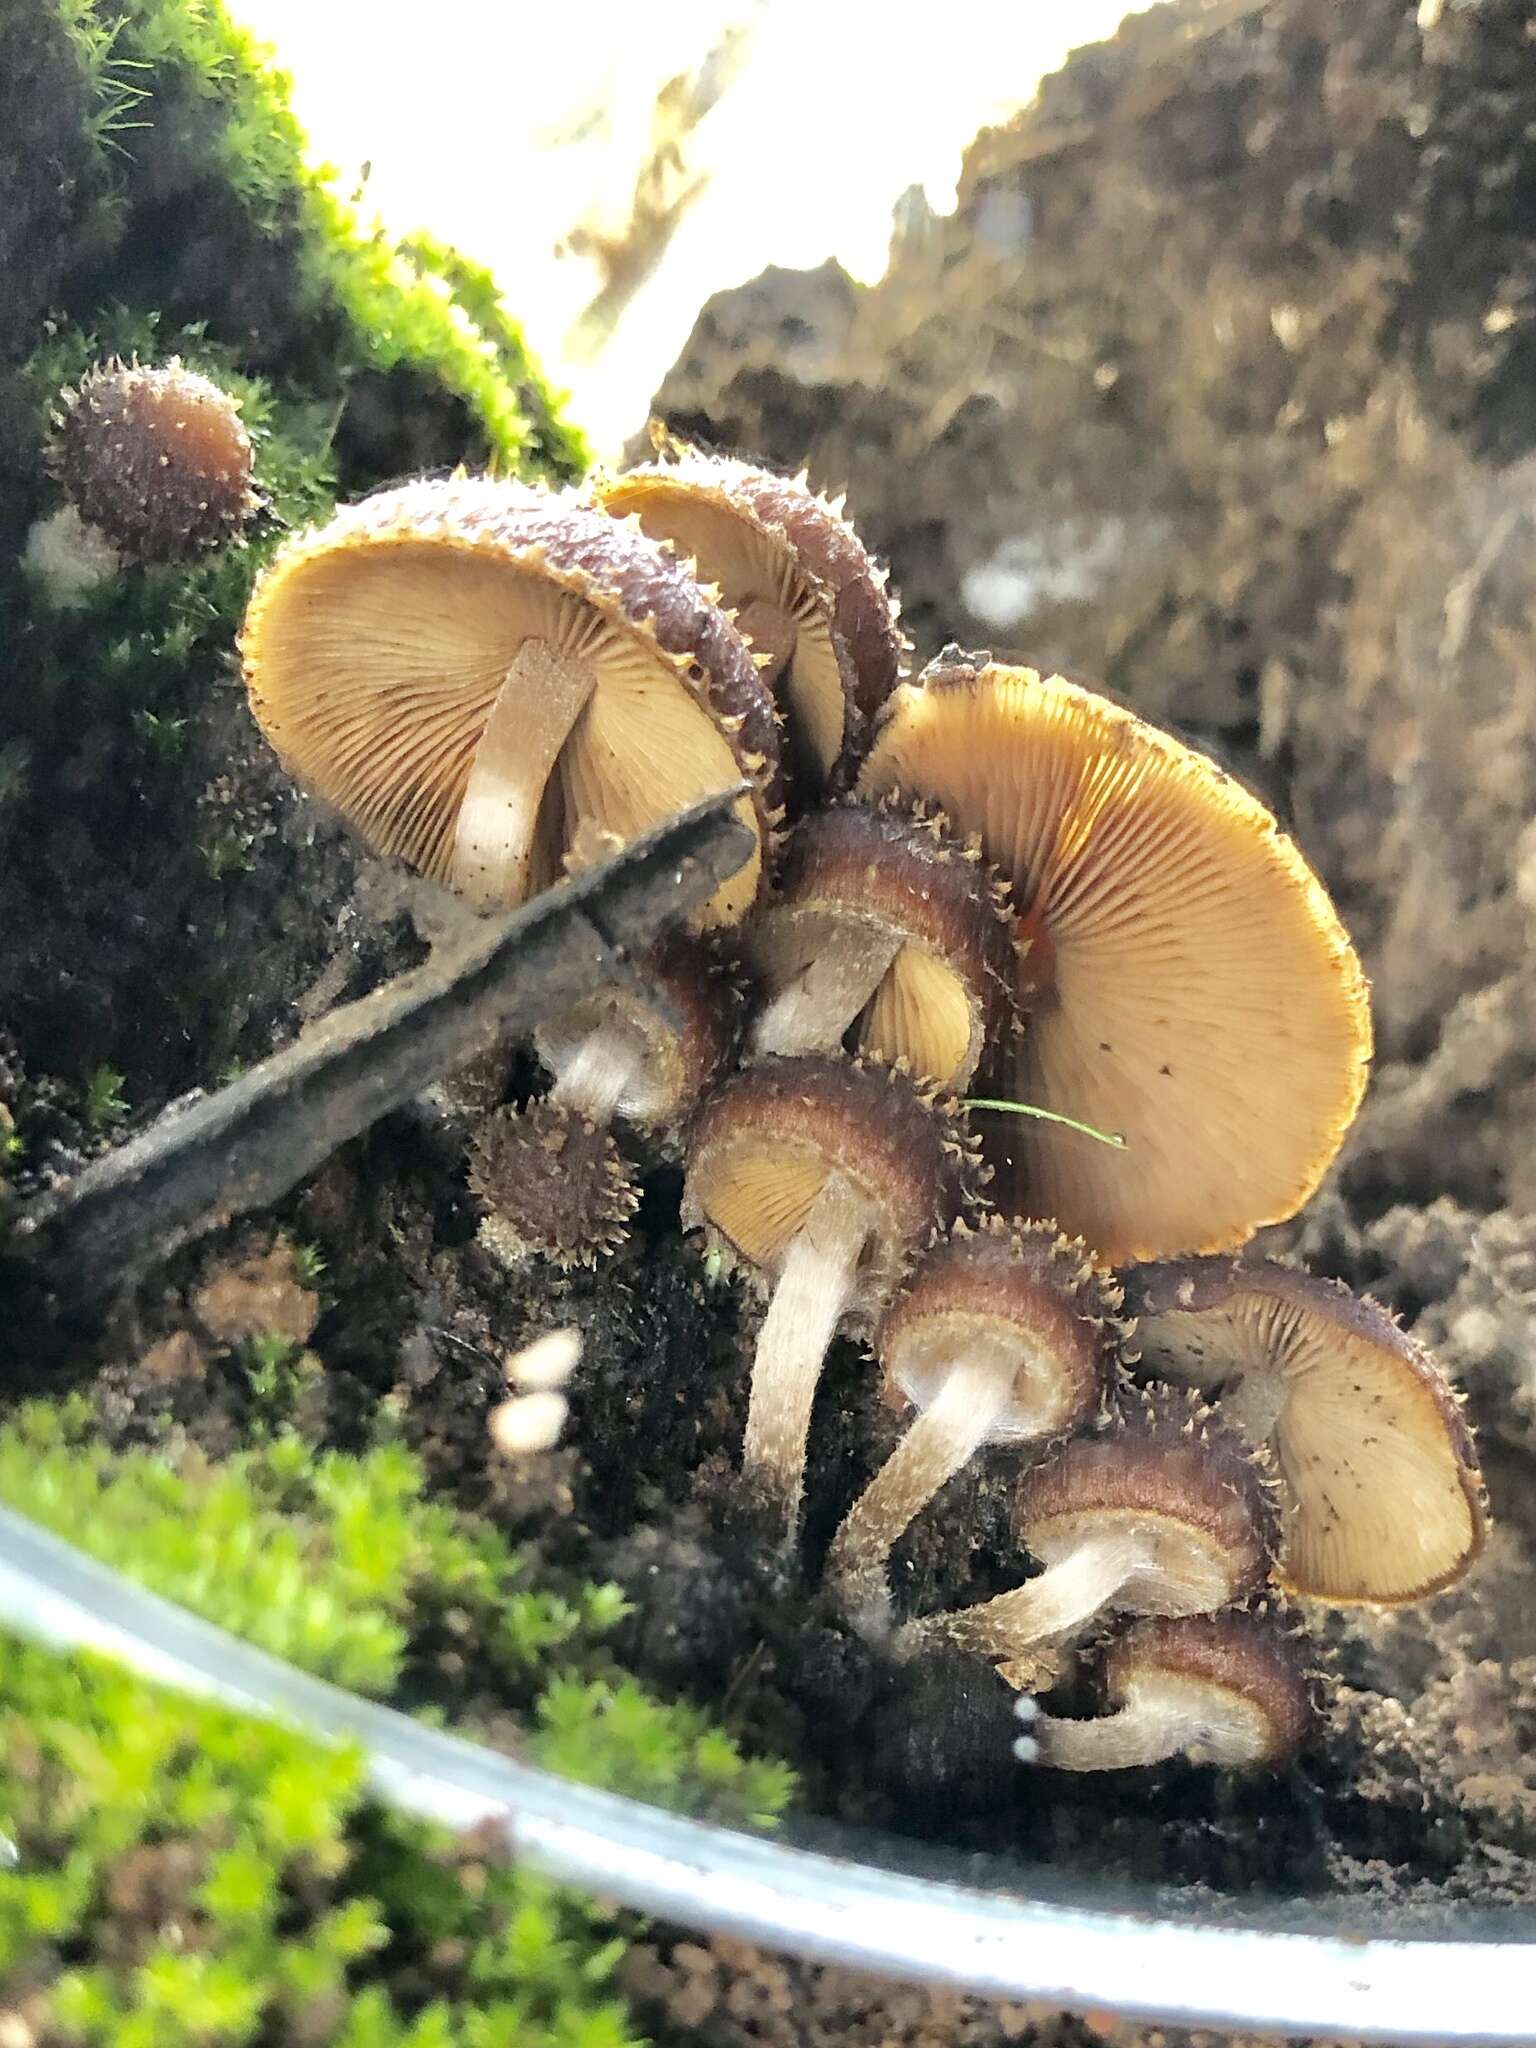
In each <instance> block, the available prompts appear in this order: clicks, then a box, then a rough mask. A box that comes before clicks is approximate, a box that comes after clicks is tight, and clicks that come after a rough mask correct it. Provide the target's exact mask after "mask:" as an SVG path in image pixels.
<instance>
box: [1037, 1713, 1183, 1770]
mask: <svg viewBox="0 0 1536 2048" xmlns="http://www.w3.org/2000/svg"><path fill="white" fill-rule="evenodd" d="M1028 1727H1029V1733H1028V1734H1027V1735H1025V1736H1022V1737H1021V1738H1020V1739H1019V1741H1017V1742H1016V1743H1015V1744H1014V1746H1013V1747H1014V1755H1015V1756H1017V1757H1018V1758H1019V1759H1020V1761H1021V1762H1023V1763H1042V1764H1049V1765H1051V1766H1052V1767H1053V1768H1054V1769H1055V1770H1058V1771H1129V1770H1134V1769H1135V1768H1136V1767H1137V1766H1138V1765H1141V1764H1160V1763H1163V1762H1165V1761H1166V1759H1167V1758H1169V1757H1171V1756H1177V1755H1178V1754H1179V1752H1180V1751H1181V1750H1183V1749H1184V1748H1185V1747H1186V1745H1187V1744H1189V1743H1191V1742H1196V1741H1199V1740H1202V1739H1203V1738H1204V1736H1205V1735H1206V1732H1207V1724H1206V1719H1205V1717H1204V1716H1203V1715H1201V1714H1198V1713H1196V1712H1194V1711H1192V1710H1191V1709H1190V1708H1188V1707H1186V1706H1182V1705H1180V1704H1179V1703H1176V1702H1174V1701H1173V1700H1170V1699H1168V1698H1166V1697H1163V1696H1155V1695H1147V1696H1145V1697H1142V1698H1140V1699H1136V1700H1132V1701H1131V1702H1130V1703H1129V1704H1128V1705H1126V1706H1123V1707H1121V1708H1119V1709H1118V1710H1117V1711H1116V1712H1115V1713H1113V1714H1104V1715H1101V1716H1100V1718H1099V1719H1098V1720H1095V1721H1058V1720H1057V1719H1056V1718H1055V1716H1054V1715H1051V1714H1036V1715H1035V1716H1034V1717H1033V1719H1031V1720H1030V1722H1029V1723H1028Z"/></svg>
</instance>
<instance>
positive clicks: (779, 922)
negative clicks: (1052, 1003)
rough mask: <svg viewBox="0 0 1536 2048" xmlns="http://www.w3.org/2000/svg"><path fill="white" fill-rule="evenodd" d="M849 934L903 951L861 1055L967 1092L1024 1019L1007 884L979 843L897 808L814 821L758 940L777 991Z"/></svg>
mask: <svg viewBox="0 0 1536 2048" xmlns="http://www.w3.org/2000/svg"><path fill="white" fill-rule="evenodd" d="M851 925H857V926H862V927H865V928H868V929H871V930H876V931H880V932H883V933H887V934H889V935H891V936H892V937H893V938H897V939H899V940H900V942H901V950H900V951H899V952H898V953H897V955H896V957H895V959H894V960H893V961H892V963H891V965H890V967H889V968H888V970H887V971H886V974H885V977H884V979H883V980H882V981H881V982H880V984H879V986H878V987H877V988H876V990H875V993H874V996H873V997H872V999H871V1001H870V1003H869V1004H868V1006H867V1007H866V1009H865V1011H864V1013H863V1015H862V1016H861V1017H860V1019H859V1021H858V1025H857V1032H856V1036H857V1042H858V1049H859V1050H860V1051H863V1052H868V1053H872V1054H873V1055H874V1056H875V1057H876V1058H879V1059H886V1060H894V1059H905V1060H906V1061H908V1063H909V1064H910V1065H911V1067H912V1070H913V1072H914V1073H918V1074H927V1075H930V1076H931V1077H932V1078H933V1079H934V1080H935V1081H937V1083H938V1084H939V1086H940V1087H941V1088H949V1089H961V1088H964V1087H965V1086H966V1085H967V1083H968V1082H969V1081H970V1078H971V1076H972V1075H973V1074H974V1073H975V1071H976V1068H977V1066H978V1064H979V1063H980V1061H981V1059H982V1056H983V1053H984V1051H986V1050H987V1049H989V1048H991V1047H993V1046H994V1045H996V1044H997V1043H998V1042H999V1041H1000V1040H1001V1039H1002V1038H1003V1037H1004V1036H1005V1034H1007V1033H1009V1032H1011V1031H1012V1029H1013V1028H1014V1025H1015V1022H1016V1018H1017V1010H1016V1008H1015V1002H1014V986H1013V985H1014V978H1015V973H1016V969H1017V960H1016V957H1015V950H1014V929H1013V916H1012V911H1011V908H1010V905H1009V901H1008V893H1007V887H1006V885H1005V884H1004V883H1003V882H1002V881H1001V879H1000V878H999V877H998V875H997V874H996V873H995V872H994V870H993V869H991V868H990V867H988V866H987V864H986V863H985V862H984V861H983V860H982V858H981V846H980V842H979V841H978V840H976V839H974V838H972V839H970V840H962V839H959V838H957V837H956V835H955V834H954V833H952V832H951V831H950V830H949V828H948V826H947V825H946V824H945V822H944V820H943V819H942V818H941V817H940V816H939V815H938V814H937V813H936V812H935V811H933V810H932V809H931V807H929V806H926V805H923V804H916V805H913V804H908V803H906V802H904V801H901V800H899V799H897V800H889V801H885V802H882V803H880V804H875V805H871V804H863V803H854V802H847V803H839V804H834V805H832V806H831V807H830V808H828V809H826V810H822V811H815V812H812V813H811V815H810V816H808V817H806V818H803V819H802V820H801V821H800V823H799V824H798V825H797V826H796V827H795V829H794V831H793V832H792V833H791V835H790V838H789V843H788V845H787V847H786V848H785V853H784V861H783V867H782V870H781V873H780V878H779V884H778V889H777V892H776V894H775V896H774V898H773V901H772V902H771V903H770V904H769V905H768V907H767V908H766V909H765V910H764V911H763V912H762V914H761V915H760V916H759V917H758V918H756V919H755V920H754V922H753V925H752V927H751V929H750V931H749V932H748V933H747V935H746V941H745V943H746V945H747V949H748V954H749V957H750V958H751V960H752V962H753V964H754V966H755V967H756V968H757V969H758V972H759V974H760V975H761V977H762V980H763V982H764V985H765V987H766V990H767V992H768V994H769V995H770V996H772V995H775V994H777V993H778V991H779V990H780V989H781V988H784V987H786V986H787V985H788V984H789V983H790V982H791V981H792V980H793V979H794V978H795V976H796V975H797V974H799V973H800V972H801V971H802V970H803V969H804V968H805V966H806V965H807V964H808V963H809V962H810V961H811V960H813V959H815V958H816V957H817V956H818V955H819V954H821V953H823V952H825V951H827V950H828V949H830V948H834V947H836V945H837V943H838V935H839V932H840V931H845V930H846V929H847V928H848V927H849V926H851Z"/></svg>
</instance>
